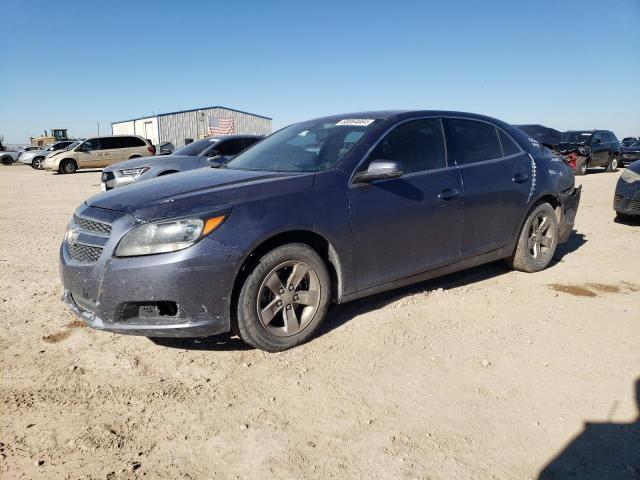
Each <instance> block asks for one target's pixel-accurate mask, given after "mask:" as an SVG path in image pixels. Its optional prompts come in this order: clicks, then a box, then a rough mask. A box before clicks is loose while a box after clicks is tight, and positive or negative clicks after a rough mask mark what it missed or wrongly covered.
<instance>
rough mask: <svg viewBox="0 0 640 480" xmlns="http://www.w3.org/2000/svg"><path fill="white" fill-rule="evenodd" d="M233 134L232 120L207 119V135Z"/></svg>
mask: <svg viewBox="0 0 640 480" xmlns="http://www.w3.org/2000/svg"><path fill="white" fill-rule="evenodd" d="M232 133H235V127H234V124H233V118H218V117H209V135H231V134H232Z"/></svg>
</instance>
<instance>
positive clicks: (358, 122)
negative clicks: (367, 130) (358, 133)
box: [336, 118, 375, 127]
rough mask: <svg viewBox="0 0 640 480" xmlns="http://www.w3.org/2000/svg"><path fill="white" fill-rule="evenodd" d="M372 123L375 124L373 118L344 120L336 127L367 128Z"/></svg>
mask: <svg viewBox="0 0 640 480" xmlns="http://www.w3.org/2000/svg"><path fill="white" fill-rule="evenodd" d="M373 122H375V119H373V118H345V119H344V120H340V121H339V122H338V123H336V126H345V125H346V126H349V127H367V126H369V125H371V124H372V123H373Z"/></svg>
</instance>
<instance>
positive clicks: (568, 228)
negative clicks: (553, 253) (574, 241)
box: [558, 185, 582, 243]
mask: <svg viewBox="0 0 640 480" xmlns="http://www.w3.org/2000/svg"><path fill="white" fill-rule="evenodd" d="M581 194H582V185H580V186H578V187H574V188H571V189H569V190H567V191H565V192H562V193H561V194H560V208H561V210H562V211H561V214H560V225H559V236H558V237H559V238H558V243H564V242H566V241H567V240H568V239H569V237H570V236H571V232H572V231H573V225H574V223H575V220H576V214H577V213H578V204H579V203H580V195H581Z"/></svg>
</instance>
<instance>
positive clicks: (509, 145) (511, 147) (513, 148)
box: [498, 130, 520, 157]
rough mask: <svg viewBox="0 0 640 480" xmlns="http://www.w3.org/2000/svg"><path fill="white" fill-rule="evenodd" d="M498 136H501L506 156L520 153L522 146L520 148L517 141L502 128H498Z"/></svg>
mask: <svg viewBox="0 0 640 480" xmlns="http://www.w3.org/2000/svg"><path fill="white" fill-rule="evenodd" d="M498 136H499V137H500V144H501V145H502V154H503V155H504V156H505V157H508V156H509V155H515V154H517V153H520V148H518V146H517V145H516V144H515V142H514V141H513V140H511V137H509V135H507V134H506V133H504V132H503V131H502V130H498Z"/></svg>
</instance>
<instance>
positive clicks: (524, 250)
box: [507, 203, 558, 272]
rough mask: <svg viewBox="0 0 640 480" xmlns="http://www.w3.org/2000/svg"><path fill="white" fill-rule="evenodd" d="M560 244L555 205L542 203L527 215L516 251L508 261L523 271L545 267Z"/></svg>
mask: <svg viewBox="0 0 640 480" xmlns="http://www.w3.org/2000/svg"><path fill="white" fill-rule="evenodd" d="M557 246H558V219H557V218H556V213H555V212H554V210H553V207H552V206H551V205H549V204H548V203H541V204H540V205H538V206H537V207H535V208H534V209H533V211H532V212H531V213H530V214H529V216H528V217H527V220H526V221H525V222H524V226H523V227H522V232H520V237H519V238H518V244H517V245H516V251H515V252H514V254H513V256H512V257H511V258H509V259H508V260H507V263H509V265H511V267H513V268H515V269H516V270H520V271H522V272H538V271H540V270H543V269H545V268H546V267H547V266H548V265H549V262H551V259H552V258H553V254H554V253H555V251H556V247H557Z"/></svg>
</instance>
